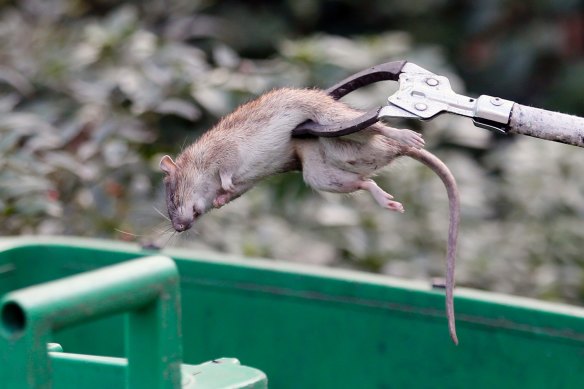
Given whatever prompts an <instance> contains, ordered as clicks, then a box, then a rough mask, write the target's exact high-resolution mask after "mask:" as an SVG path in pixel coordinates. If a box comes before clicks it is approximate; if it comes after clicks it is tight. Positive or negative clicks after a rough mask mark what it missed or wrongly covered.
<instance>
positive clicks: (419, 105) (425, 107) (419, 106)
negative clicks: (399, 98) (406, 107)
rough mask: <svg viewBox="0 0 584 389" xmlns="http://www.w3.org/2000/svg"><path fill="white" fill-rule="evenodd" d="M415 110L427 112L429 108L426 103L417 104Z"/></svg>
mask: <svg viewBox="0 0 584 389" xmlns="http://www.w3.org/2000/svg"><path fill="white" fill-rule="evenodd" d="M414 108H415V109H417V110H418V111H425V110H427V109H428V106H427V105H426V104H424V103H417V104H416V105H414Z"/></svg>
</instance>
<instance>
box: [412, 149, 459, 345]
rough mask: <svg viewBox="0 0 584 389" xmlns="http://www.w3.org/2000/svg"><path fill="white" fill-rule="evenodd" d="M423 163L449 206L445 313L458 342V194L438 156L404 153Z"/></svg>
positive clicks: (450, 174) (418, 152) (414, 152)
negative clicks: (438, 181)
mask: <svg viewBox="0 0 584 389" xmlns="http://www.w3.org/2000/svg"><path fill="white" fill-rule="evenodd" d="M405 155H407V156H408V157H410V158H413V159H415V160H417V161H419V162H421V163H423V164H424V165H426V166H428V167H429V168H430V169H432V171H434V173H436V174H437V175H438V177H440V179H441V180H442V182H443V183H444V186H445V187H446V192H447V194H448V203H449V208H450V226H449V228H448V250H447V253H446V315H447V317H448V329H449V331H450V337H451V338H452V341H453V342H454V343H455V344H458V337H457V336H456V323H455V321H454V264H455V261H456V245H457V239H458V224H459V221H460V196H459V194H458V187H457V185H456V180H455V179H454V176H453V175H452V173H451V172H450V170H449V169H448V167H447V166H446V165H445V164H444V162H442V161H441V160H440V159H438V157H436V156H435V155H433V154H431V153H430V152H428V151H426V150H423V149H415V148H410V149H408V151H407V152H406V153H405Z"/></svg>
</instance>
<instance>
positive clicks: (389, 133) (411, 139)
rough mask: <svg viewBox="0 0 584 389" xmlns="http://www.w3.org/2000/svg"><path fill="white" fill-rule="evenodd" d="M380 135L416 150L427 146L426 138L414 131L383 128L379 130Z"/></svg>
mask: <svg viewBox="0 0 584 389" xmlns="http://www.w3.org/2000/svg"><path fill="white" fill-rule="evenodd" d="M379 133H380V134H381V135H383V136H386V137H388V138H391V139H394V140H397V141H398V142H400V143H402V144H404V145H406V146H410V147H415V148H416V149H421V148H423V147H424V145H425V144H426V142H425V141H424V138H422V134H419V133H417V132H415V131H412V130H398V129H397V128H392V127H382V128H380V129H379Z"/></svg>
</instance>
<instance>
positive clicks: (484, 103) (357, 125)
mask: <svg viewBox="0 0 584 389" xmlns="http://www.w3.org/2000/svg"><path fill="white" fill-rule="evenodd" d="M379 81H398V82H399V89H398V91H397V92H395V93H394V94H393V95H391V96H389V98H388V99H387V100H388V105H386V106H382V107H377V108H373V109H371V110H369V111H367V112H366V113H365V114H363V115H362V116H360V117H358V118H356V119H353V120H350V121H347V122H342V123H337V124H332V125H321V124H318V123H315V122H313V121H311V120H308V121H306V122H304V123H302V124H300V125H299V126H298V127H296V128H295V129H294V130H293V131H292V136H293V137H338V136H343V135H348V134H352V133H354V132H357V131H360V130H362V129H364V128H367V127H369V126H371V125H372V124H374V123H376V122H377V121H379V120H383V119H389V118H416V119H421V120H428V119H432V118H433V117H435V116H437V115H439V114H441V113H444V112H448V113H453V114H457V115H462V116H467V117H469V118H472V119H473V121H474V124H475V125H476V126H478V127H483V128H487V129H491V130H499V131H506V129H507V127H508V123H509V118H510V116H511V110H512V108H513V105H514V104H515V103H514V102H512V101H509V100H504V99H500V98H498V97H492V96H487V95H482V96H480V97H479V98H476V99H475V98H472V97H468V96H464V95H460V94H457V93H455V92H454V91H453V90H452V87H451V86H450V81H449V80H448V78H446V77H444V76H439V75H436V74H434V73H432V72H430V71H428V70H426V69H424V68H422V67H420V66H418V65H416V64H413V63H411V62H406V61H396V62H387V63H384V64H381V65H377V66H373V67H371V68H369V69H366V70H363V71H361V72H359V73H356V74H354V75H352V76H350V77H348V78H346V79H344V80H343V81H341V82H339V83H337V84H336V85H334V86H332V87H331V88H329V89H327V91H326V92H327V93H328V94H329V95H330V96H332V97H333V98H334V99H336V100H338V99H340V98H342V97H343V96H345V95H347V94H349V93H351V92H353V91H354V90H356V89H359V88H362V87H364V86H366V85H370V84H373V83H375V82H379Z"/></svg>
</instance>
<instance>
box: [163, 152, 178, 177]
mask: <svg viewBox="0 0 584 389" xmlns="http://www.w3.org/2000/svg"><path fill="white" fill-rule="evenodd" d="M175 169H176V164H175V163H174V161H173V160H172V158H170V156H168V155H165V156H164V157H162V159H161V160H160V170H162V171H163V172H164V173H165V174H171V173H172V172H174V170H175Z"/></svg>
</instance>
